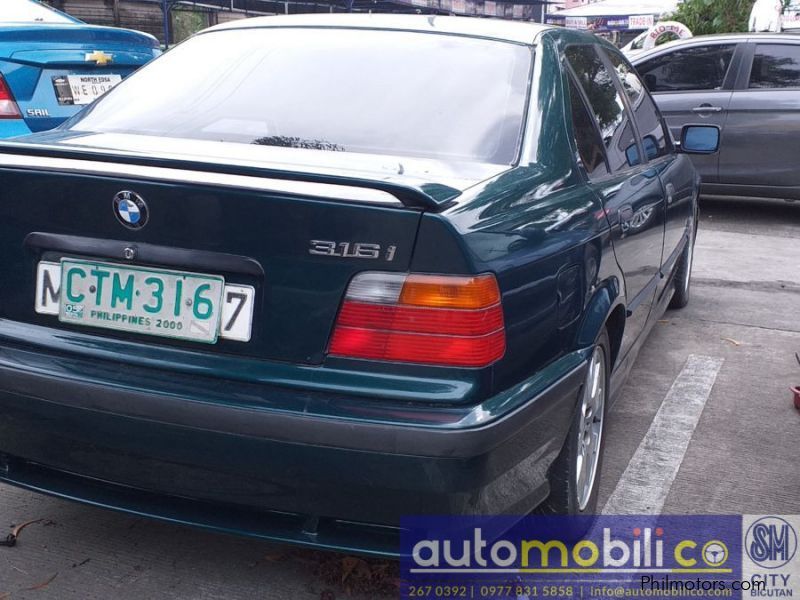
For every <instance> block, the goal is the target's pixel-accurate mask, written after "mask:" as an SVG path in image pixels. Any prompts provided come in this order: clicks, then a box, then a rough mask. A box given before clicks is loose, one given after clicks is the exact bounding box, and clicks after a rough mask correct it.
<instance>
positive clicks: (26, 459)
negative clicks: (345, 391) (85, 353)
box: [0, 342, 585, 554]
mask: <svg viewBox="0 0 800 600" xmlns="http://www.w3.org/2000/svg"><path fill="white" fill-rule="evenodd" d="M571 358H572V361H571V362H566V361H564V362H563V364H562V365H560V369H561V371H562V372H560V373H559V374H558V375H557V376H554V377H553V381H551V383H550V384H549V385H548V386H546V387H545V388H544V389H542V390H539V391H536V392H535V393H533V394H531V392H530V391H529V390H530V388H531V387H532V386H531V384H530V382H528V384H527V389H526V384H523V385H521V386H520V387H519V388H518V389H515V390H512V391H511V392H509V393H506V394H504V395H503V396H502V397H497V398H493V399H490V401H488V402H487V403H486V405H485V410H484V412H485V413H486V414H487V415H490V416H488V417H486V418H485V422H481V419H480V417H479V416H477V417H476V415H480V414H481V410H482V408H481V407H462V408H460V409H455V408H452V407H449V408H448V407H424V411H425V412H426V414H427V416H428V418H429V420H430V425H420V424H419V415H418V414H417V413H418V410H419V409H414V408H413V407H411V406H410V405H406V406H403V405H400V404H395V405H391V406H389V405H386V404H385V403H375V404H374V405H372V404H370V402H369V401H368V400H361V401H359V404H361V405H362V406H364V405H369V411H368V412H365V416H364V417H363V418H359V419H354V418H334V417H330V416H324V415H318V414H310V413H307V412H305V413H303V412H289V411H279V410H273V409H270V408H265V407H258V406H246V405H242V404H241V403H239V404H237V403H235V400H237V399H241V398H242V397H243V396H244V395H245V394H246V393H247V394H252V392H253V390H252V389H251V388H252V386H250V387H248V388H247V389H245V388H244V387H243V384H240V383H236V382H230V381H209V380H208V379H206V378H202V377H195V378H192V379H191V381H193V382H194V385H195V388H196V389H197V395H196V396H190V395H188V394H187V393H186V390H187V389H188V388H187V385H185V384H187V383H188V382H187V381H184V382H183V384H184V385H182V386H180V387H174V386H170V385H167V384H166V381H168V380H169V381H172V382H173V383H174V380H175V379H186V378H187V377H189V376H187V375H176V374H168V376H167V375H165V374H164V373H159V372H158V371H157V370H154V369H146V368H142V367H124V366H122V365H120V364H119V363H112V362H108V363H105V362H100V361H93V362H87V361H85V360H78V359H75V358H72V357H66V356H63V355H61V356H59V355H48V354H45V353H42V352H41V351H38V350H34V349H23V348H18V347H10V346H8V345H4V344H3V343H2V342H0V480H1V481H5V482H7V483H11V484H15V485H19V486H22V487H27V488H29V489H34V490H36V491H41V492H45V493H50V494H54V495H58V496H61V497H65V498H70V499H74V500H78V501H82V502H88V503H92V504H96V505H100V506H104V507H108V508H113V509H118V510H123V511H127V512H133V513H136V514H142V515H147V516H151V517H155V518H160V519H166V520H170V521H174V522H180V523H186V524H192V525H197V526H202V527H208V528H213V529H218V530H224V531H228V532H233V533H239V534H247V535H253V536H258V537H265V538H269V539H274V540H278V541H290V542H293V543H300V544H306V545H313V546H320V547H326V548H335V549H345V550H359V551H362V552H369V553H377V554H392V553H395V552H396V550H397V546H396V545H395V541H394V533H396V532H395V531H394V529H393V528H394V527H396V526H397V524H398V522H399V517H400V516H401V515H404V514H424V513H429V514H430V513H439V514H442V513H443V514H473V513H487V514H492V513H523V512H527V511H529V510H531V509H532V508H533V507H534V506H535V505H536V504H538V503H539V502H540V501H541V500H542V499H543V498H544V497H545V496H546V494H547V492H548V488H547V483H546V481H547V480H546V475H547V469H548V468H549V466H550V464H551V463H552V461H553V459H554V458H555V457H556V456H557V454H558V452H559V449H560V447H561V445H562V442H563V439H564V437H565V435H566V431H567V429H568V428H569V423H570V417H571V415H572V413H573V410H574V408H575V406H576V400H577V395H578V391H579V389H580V386H581V383H582V381H583V376H584V370H585V366H584V363H583V361H582V360H576V359H577V358H579V357H577V356H573V357H571ZM557 372H558V370H554V371H553V373H557ZM533 387H535V386H533ZM177 389H180V390H181V393H176V390H177ZM275 390H277V388H272V387H270V386H266V385H264V386H259V392H260V393H262V394H264V395H265V396H268V395H269V394H270V393H271V392H273V391H275ZM275 393H277V391H275ZM295 393H297V392H295ZM520 394H523V395H525V394H527V398H526V399H525V401H524V402H519V397H518V396H519V395H520ZM215 397H216V400H215ZM504 403H505V404H506V405H507V406H510V407H513V408H512V409H509V410H508V411H507V412H502V410H501V408H498V406H500V407H502V405H503V404H504ZM309 405H311V404H309ZM462 412H463V414H464V415H465V417H464V418H458V419H454V417H456V416H458V415H459V414H461V413H462Z"/></svg>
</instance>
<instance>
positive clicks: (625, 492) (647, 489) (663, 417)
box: [603, 354, 724, 515]
mask: <svg viewBox="0 0 800 600" xmlns="http://www.w3.org/2000/svg"><path fill="white" fill-rule="evenodd" d="M723 362H724V359H722V358H714V357H711V356H698V355H695V354H690V355H689V358H688V360H687V361H686V365H685V366H684V367H683V370H682V371H681V372H680V374H678V377H677V378H676V379H675V381H674V382H673V383H672V387H670V389H669V391H668V392H667V395H666V397H665V398H664V401H663V402H662V403H661V407H660V408H659V409H658V412H657V413H656V416H655V418H654V419H653V422H652V423H651V424H650V429H649V430H648V431H647V433H646V434H645V436H644V438H643V439H642V442H641V443H640V444H639V447H638V448H637V449H636V452H635V453H634V455H633V458H631V461H630V462H629V463H628V467H627V468H626V469H625V472H624V473H623V474H622V477H621V478H620V480H619V482H617V487H616V488H615V489H614V491H613V492H612V494H611V496H610V497H609V499H608V501H607V502H606V505H605V507H604V508H603V514H606V515H624V514H628V515H658V514H660V513H661V509H662V508H664V502H665V500H666V499H667V494H669V490H670V488H671V487H672V482H673V481H674V480H675V476H676V475H677V474H678V469H679V468H680V466H681V463H682V462H683V457H684V455H685V454H686V449H687V448H688V447H689V442H690V441H691V439H692V434H693V433H694V430H695V427H697V422H698V421H699V420H700V415H701V414H702V412H703V407H704V406H705V404H706V400H708V397H709V395H710V394H711V388H712V387H713V386H714V381H715V380H716V379H717V373H719V370H720V368H721V367H722V363H723Z"/></svg>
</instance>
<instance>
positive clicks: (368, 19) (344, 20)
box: [202, 13, 555, 44]
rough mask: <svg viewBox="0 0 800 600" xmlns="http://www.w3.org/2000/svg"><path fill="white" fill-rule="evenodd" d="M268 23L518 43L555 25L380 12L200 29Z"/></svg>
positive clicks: (265, 21)
mask: <svg viewBox="0 0 800 600" xmlns="http://www.w3.org/2000/svg"><path fill="white" fill-rule="evenodd" d="M269 27H320V28H323V27H332V28H342V29H387V30H396V31H419V32H425V33H446V34H455V35H465V36H470V37H481V38H490V39H496V40H502V41H507V42H515V43H519V44H533V43H534V41H535V39H536V37H537V36H538V35H539V34H540V33H542V32H543V31H548V30H552V29H555V28H554V27H553V26H550V25H541V24H539V23H527V22H522V21H507V20H503V19H476V18H474V17H446V16H437V15H395V14H379V13H372V14H370V13H358V14H353V13H334V14H331V13H311V14H298V15H277V16H272V17H255V18H251V19H242V20H239V21H231V22H228V23H223V24H221V25H217V26H215V27H211V28H210V29H206V30H205V31H204V32H202V33H208V32H214V31H224V30H230V29H252V28H269Z"/></svg>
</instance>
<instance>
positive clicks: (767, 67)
mask: <svg viewBox="0 0 800 600" xmlns="http://www.w3.org/2000/svg"><path fill="white" fill-rule="evenodd" d="M750 87H751V88H793V87H800V45H797V46H794V45H792V46H790V45H784V44H759V45H758V46H756V52H755V56H753V68H752V69H751V70H750Z"/></svg>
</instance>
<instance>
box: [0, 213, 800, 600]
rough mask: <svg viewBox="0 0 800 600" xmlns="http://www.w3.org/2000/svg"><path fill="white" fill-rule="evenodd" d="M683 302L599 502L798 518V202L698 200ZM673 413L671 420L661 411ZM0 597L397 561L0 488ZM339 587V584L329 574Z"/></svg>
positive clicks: (642, 383)
mask: <svg viewBox="0 0 800 600" xmlns="http://www.w3.org/2000/svg"><path fill="white" fill-rule="evenodd" d="M701 212H702V215H701V227H700V231H699V234H698V239H697V247H696V248H697V250H696V256H695V269H694V276H693V287H692V297H691V301H690V304H689V306H688V307H687V308H685V309H683V310H680V311H669V312H667V314H666V315H664V317H663V318H662V319H661V320H660V321H659V322H658V323H657V324H656V326H655V327H654V329H653V331H652V333H651V334H650V337H649V339H648V340H647V342H646V343H645V345H644V347H643V349H642V352H641V354H640V356H639V358H638V361H637V363H636V365H635V367H634V368H633V370H632V372H631V375H630V377H629V379H628V382H627V384H626V386H625V387H624V388H623V390H622V392H621V393H620V394H619V396H618V398H617V399H616V401H615V402H614V404H613V406H612V408H611V412H610V419H609V422H608V427H607V430H606V435H607V436H608V437H607V445H606V456H605V463H604V467H603V473H602V479H601V499H600V505H601V506H606V510H607V512H608V511H611V510H614V511H617V510H624V509H625V508H626V507H627V508H631V507H634V508H636V510H639V509H641V508H642V507H645V508H648V507H649V509H650V510H652V511H660V512H661V513H663V514H694V513H706V514H724V513H731V514H743V513H744V514H747V513H750V514H752V513H758V514H761V513H776V514H797V513H800V494H798V490H800V469H799V468H798V466H797V465H798V459H797V440H798V432H799V431H800V412H798V411H796V410H795V409H794V407H793V406H792V403H791V394H790V392H789V386H790V384H800V365H798V364H797V362H796V360H795V358H794V353H795V352H800V202H798V203H794V204H789V203H785V202H748V201H724V202H723V201H711V200H705V201H703V203H702V205H701ZM675 415H679V416H680V417H681V418H680V419H676V418H675ZM33 519H41V520H40V521H38V522H36V523H33V524H31V525H29V526H28V527H27V528H25V529H24V530H23V532H22V533H21V534H20V538H19V543H18V545H17V546H16V547H14V548H2V547H0V600H8V599H11V598H13V599H15V600H16V599H22V598H37V599H57V600H71V599H79V598H80V599H94V598H97V599H101V598H102V599H103V600H106V599H108V598H115V599H117V598H119V599H137V600H139V599H141V598H167V599H170V598H193V599H194V598H225V599H237V598H248V599H250V598H264V599H272V598H275V599H288V598H291V599H295V598H297V599H301V600H303V599H309V600H311V599H315V600H316V599H321V598H322V599H324V600H332V599H333V598H342V597H348V595H347V594H348V592H351V593H354V594H356V597H359V594H357V592H362V594H361V595H360V596H361V597H371V598H375V597H380V596H384V595H387V594H386V592H387V590H391V589H392V585H393V581H394V578H395V576H396V565H395V564H394V563H392V562H383V561H373V562H370V563H362V562H360V559H357V558H353V557H346V556H342V555H337V554H334V553H325V552H309V551H297V550H293V549H290V548H286V547H282V546H278V545H273V544H268V543H264V542H261V541H257V540H250V539H243V538H236V537H232V536H225V535H220V534H212V533H207V532H203V531H198V530H195V529H190V528H184V527H177V526H172V525H168V524H163V523H156V522H152V521H148V520H145V519H140V518H135V517H131V516H126V515H120V514H116V513H112V512H108V511H104V510H100V509H96V508H91V507H86V506H80V505H76V504H72V503H69V502H66V501H62V500H56V499H53V498H49V497H45V496H40V495H36V494H33V493H30V492H26V491H21V490H18V489H15V488H11V487H7V486H3V485H0V538H2V537H4V535H5V534H4V533H3V532H4V531H5V529H4V528H6V527H8V528H10V527H11V526H13V525H18V524H20V523H24V522H26V521H29V520H33ZM343 581H344V583H343Z"/></svg>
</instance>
